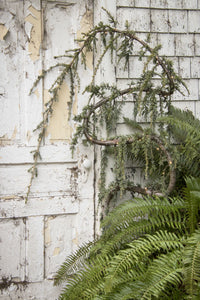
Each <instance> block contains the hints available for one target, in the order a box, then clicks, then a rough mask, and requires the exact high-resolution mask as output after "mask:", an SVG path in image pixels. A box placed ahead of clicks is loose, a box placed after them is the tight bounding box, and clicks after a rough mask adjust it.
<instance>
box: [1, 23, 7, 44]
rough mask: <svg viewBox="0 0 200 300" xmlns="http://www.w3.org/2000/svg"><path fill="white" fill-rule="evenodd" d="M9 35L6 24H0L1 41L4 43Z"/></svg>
mask: <svg viewBox="0 0 200 300" xmlns="http://www.w3.org/2000/svg"><path fill="white" fill-rule="evenodd" d="M7 33H8V28H6V26H5V25H4V24H0V40H1V41H3V40H4V39H5V37H6V34H7Z"/></svg>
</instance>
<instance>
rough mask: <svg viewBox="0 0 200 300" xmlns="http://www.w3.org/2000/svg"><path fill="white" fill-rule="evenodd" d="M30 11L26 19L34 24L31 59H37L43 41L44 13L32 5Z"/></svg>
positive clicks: (30, 51) (30, 47)
mask: <svg viewBox="0 0 200 300" xmlns="http://www.w3.org/2000/svg"><path fill="white" fill-rule="evenodd" d="M29 11H30V13H31V14H29V15H28V16H27V17H26V18H25V21H26V22H29V23H30V24H31V25H32V28H31V31H30V41H29V44H28V49H29V55H30V57H31V59H32V60H33V61H36V60H38V59H39V57H40V46H41V42H42V13H41V11H40V10H37V9H36V8H34V7H33V6H32V5H31V6H30V7H29Z"/></svg>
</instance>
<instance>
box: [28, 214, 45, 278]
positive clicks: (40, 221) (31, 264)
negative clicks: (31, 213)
mask: <svg viewBox="0 0 200 300" xmlns="http://www.w3.org/2000/svg"><path fill="white" fill-rule="evenodd" d="M26 236H27V240H26V260H27V269H26V280H27V281H29V282H38V281H42V280H43V279H44V217H43V216H37V217H29V218H27V222H26Z"/></svg>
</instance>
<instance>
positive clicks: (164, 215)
mask: <svg viewBox="0 0 200 300" xmlns="http://www.w3.org/2000/svg"><path fill="white" fill-rule="evenodd" d="M199 209H200V179H195V178H193V177H188V178H187V179H186V187H185V189H184V197H183V198H179V197H173V198H159V197H150V196H149V197H145V198H144V199H141V198H134V199H132V200H130V201H127V202H125V203H123V204H121V205H119V206H118V207H117V208H116V209H115V210H113V211H112V212H111V213H110V214H109V215H108V216H107V217H106V218H105V219H104V221H103V222H102V227H103V233H102V236H101V237H100V238H99V239H98V240H97V241H94V242H93V245H91V244H88V245H87V247H86V246H85V245H84V246H83V248H80V249H79V250H78V251H77V252H76V253H74V254H72V255H71V256H70V257H69V258H68V259H67V260H66V262H65V263H64V264H63V265H62V266H61V268H60V270H59V271H58V272H57V275H56V277H55V283H56V284H58V283H60V282H61V281H62V280H63V279H64V280H67V281H66V287H65V288H64V289H63V291H62V293H61V295H60V299H71V300H73V299H120V300H121V299H137V300H139V299H145V300H147V299H198V297H199V293H200V228H199V221H200V217H199V214H198V210H199ZM81 249H82V250H81ZM80 261H81V264H80V263H79V262H80ZM83 262H84V263H83ZM79 265H80V268H79V269H78V270H77V266H79ZM74 268H75V270H76V272H75V273H74V272H72V271H71V270H72V269H74Z"/></svg>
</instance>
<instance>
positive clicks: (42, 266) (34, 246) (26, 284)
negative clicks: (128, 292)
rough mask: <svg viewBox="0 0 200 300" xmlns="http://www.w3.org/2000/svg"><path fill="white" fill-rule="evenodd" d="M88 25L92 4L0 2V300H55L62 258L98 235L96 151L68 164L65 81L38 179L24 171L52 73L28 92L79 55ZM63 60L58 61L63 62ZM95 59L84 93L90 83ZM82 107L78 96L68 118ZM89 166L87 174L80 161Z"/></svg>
mask: <svg viewBox="0 0 200 300" xmlns="http://www.w3.org/2000/svg"><path fill="white" fill-rule="evenodd" d="M92 25H93V1H90V0H84V1H78V0H77V1H76V0H70V1H67V0H62V1H53V0H44V1H42V0H24V1H23V0H16V1H15V0H1V1H0V49H1V50H0V61H1V72H0V78H1V79H0V107H1V117H0V123H1V125H0V143H1V149H0V197H1V200H0V269H1V271H0V273H1V275H0V277H1V279H0V289H1V294H0V299H42V300H44V299H48V300H50V299H56V297H57V296H58V294H59V291H60V288H56V287H53V280H52V278H53V275H54V274H55V271H56V270H57V269H58V267H59V265H60V264H61V263H62V262H63V261H64V259H65V257H66V255H67V254H69V253H71V252H72V251H73V250H75V249H76V248H77V245H80V244H81V243H82V242H83V241H87V240H91V239H92V238H93V235H94V233H95V222H96V220H95V214H96V204H95V201H96V200H95V197H96V192H95V172H94V149H93V148H92V147H91V148H86V149H85V148H84V147H83V146H81V144H80V145H79V146H78V148H77V150H76V151H75V155H74V157H72V154H71V151H70V144H69V141H70V138H71V136H72V134H73V132H74V130H75V126H74V124H73V123H70V122H69V121H68V114H69V109H68V105H67V102H68V101H69V81H68V80H65V81H64V83H63V84H62V88H61V89H60V91H59V101H58V102H57V103H56V105H55V106H54V112H53V115H52V117H51V119H50V124H49V126H48V129H47V132H46V136H45V139H44V142H43V144H42V146H41V149H40V152H41V156H42V159H41V160H40V161H39V164H38V177H37V178H35V179H34V180H33V183H32V186H31V190H30V195H29V199H28V202H27V204H26V203H25V196H26V192H27V186H28V185H29V181H30V176H31V175H30V173H27V170H28V169H29V168H30V167H31V164H32V162H33V158H32V154H31V153H30V152H31V151H33V150H35V149H36V147H37V143H38V142H37V138H38V132H37V131H36V132H33V130H34V129H35V128H36V126H37V125H38V123H39V122H41V121H42V117H43V111H44V108H45V103H46V101H48V99H49V97H50V96H49V93H48V89H49V87H50V86H51V84H52V82H53V79H54V78H55V77H56V75H58V74H59V72H60V71H61V70H60V69H59V68H57V69H56V70H55V71H54V72H52V73H49V74H48V76H47V78H45V79H42V80H41V81H40V82H39V84H38V85H37V87H36V88H35V89H34V92H33V93H32V95H29V91H30V89H31V87H32V85H33V82H34V81H35V79H36V78H37V76H38V75H40V74H41V72H42V70H44V69H47V68H49V67H50V66H51V65H53V64H55V61H54V56H59V55H62V54H64V53H65V50H66V49H72V48H75V47H77V45H78V44H77V43H76V42H75V39H77V38H80V37H81V33H82V32H86V31H88V30H89V29H90V28H91V26H92ZM61 60H62V59H61ZM92 69H93V60H92V54H91V55H90V56H88V57H87V70H86V71H85V70H82V71H81V72H82V74H81V78H82V80H81V85H82V86H84V85H86V84H87V83H89V81H90V79H91V74H92ZM86 102H87V99H86V97H84V96H82V95H81V93H79V94H78V93H76V95H75V101H74V102H73V107H72V113H73V114H74V115H76V114H77V113H78V112H79V111H80V110H81V108H82V107H83V105H85V104H86ZM86 157H87V158H88V159H89V160H90V162H91V167H90V169H87V168H84V164H83V162H84V160H85V158H86Z"/></svg>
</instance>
